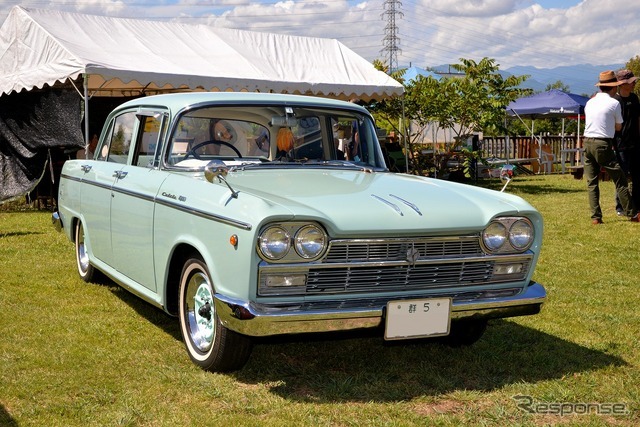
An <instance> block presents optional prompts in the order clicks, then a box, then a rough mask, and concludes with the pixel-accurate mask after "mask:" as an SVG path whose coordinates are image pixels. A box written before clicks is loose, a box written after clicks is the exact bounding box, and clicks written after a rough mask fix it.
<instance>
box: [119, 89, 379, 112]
mask: <svg viewBox="0 0 640 427" xmlns="http://www.w3.org/2000/svg"><path fill="white" fill-rule="evenodd" d="M209 103H219V104H227V105H240V104H246V103H253V104H263V105H264V104H288V105H300V106H316V107H327V108H343V109H344V108H348V109H352V110H359V111H362V112H365V113H366V112H367V111H366V109H364V108H363V107H360V106H359V105H357V104H355V103H351V102H346V101H340V100H335V99H329V98H321V97H313V96H305V95H290V94H278V93H258V92H185V93H172V94H164V95H153V96H146V97H142V98H136V99H133V100H130V101H127V102H125V103H123V104H122V105H120V106H119V107H118V108H117V109H118V110H120V109H122V108H131V107H158V106H164V107H168V108H169V109H170V110H172V111H178V110H182V109H184V108H185V107H189V106H195V105H198V104H209Z"/></svg>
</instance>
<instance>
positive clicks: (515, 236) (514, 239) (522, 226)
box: [509, 219, 533, 251]
mask: <svg viewBox="0 0 640 427" xmlns="http://www.w3.org/2000/svg"><path fill="white" fill-rule="evenodd" d="M509 243H511V246H513V248H514V249H517V250H521V251H522V250H525V249H527V248H528V247H529V246H530V245H531V243H533V227H532V226H531V223H530V222H529V221H525V220H523V219H519V220H517V221H516V222H514V223H513V224H512V225H511V228H510V229H509Z"/></svg>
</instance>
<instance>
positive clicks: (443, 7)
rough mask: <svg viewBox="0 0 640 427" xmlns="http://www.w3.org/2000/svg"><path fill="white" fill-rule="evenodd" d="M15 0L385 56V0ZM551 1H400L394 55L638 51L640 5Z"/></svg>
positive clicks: (425, 62)
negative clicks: (336, 43) (321, 40)
mask: <svg viewBox="0 0 640 427" xmlns="http://www.w3.org/2000/svg"><path fill="white" fill-rule="evenodd" d="M549 3H550V2H545V4H549ZM573 3H575V2H573ZM16 4H20V5H23V6H26V7H39V8H48V9H59V10H66V11H75V12H81V13H93V14H100V15H111V16H118V17H126V18H148V19H164V20H177V21H180V22H188V23H207V24H209V25H218V26H222V27H229V28H240V29H248V30H256V31H270V32H276V33H284V34H297V35H302V36H313V37H330V38H337V39H339V40H340V41H342V43H344V44H345V45H346V46H348V47H350V48H351V49H353V50H354V51H356V52H357V53H359V54H360V55H362V56H364V57H365V58H366V59H368V60H374V59H383V60H384V59H385V58H384V57H383V53H382V52H383V47H384V46H383V39H384V38H385V36H387V35H389V33H388V30H389V28H388V27H387V28H386V26H387V20H386V18H387V16H388V15H387V14H385V4H387V5H388V3H385V2H384V0H369V1H360V2H358V1H347V0H282V1H275V2H273V1H268V2H264V3H261V2H249V1H248V0H222V1H220V0H217V1H215V2H204V1H202V0H164V1H162V0H136V1H135V2H129V1H126V0H49V1H43V0H23V1H13V0H8V1H7V0H5V1H3V2H1V3H0V21H2V20H4V18H5V17H6V15H7V13H8V11H9V10H10V8H11V7H12V6H13V5H16ZM552 4H553V7H554V8H552V9H549V8H545V7H542V6H539V5H538V4H536V1H535V0H429V1H427V0H403V1H402V5H401V6H399V12H401V13H402V16H400V15H399V14H398V15H397V16H396V21H395V23H396V26H397V32H396V36H397V37H398V38H399V39H400V44H399V48H400V49H401V51H400V52H399V53H398V61H399V63H400V65H408V64H409V63H412V64H413V65H419V66H422V67H426V66H434V65H440V64H445V63H457V62H458V61H459V58H470V59H475V60H478V59H481V58H482V57H490V58H493V59H495V60H496V61H497V62H498V63H499V64H501V68H508V67H511V66H514V65H533V66H537V67H544V68H550V67H554V66H558V65H572V64H580V63H591V64H611V63H624V62H626V61H627V60H629V59H630V58H632V57H634V56H636V55H638V54H640V26H639V25H637V22H638V21H640V3H638V2H625V4H624V6H623V7H622V8H621V7H620V4H619V3H618V2H614V1H613V0H583V1H581V2H578V3H577V4H575V5H574V6H571V7H568V8H561V7H560V6H557V5H558V4H560V3H557V2H553V3H552Z"/></svg>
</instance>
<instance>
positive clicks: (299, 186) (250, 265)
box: [54, 93, 546, 371]
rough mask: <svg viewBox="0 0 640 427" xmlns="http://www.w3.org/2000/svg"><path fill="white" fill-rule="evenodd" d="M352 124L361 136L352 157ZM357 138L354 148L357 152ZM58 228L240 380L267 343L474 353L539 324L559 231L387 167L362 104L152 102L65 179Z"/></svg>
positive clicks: (509, 205)
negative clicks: (512, 329) (361, 336)
mask: <svg viewBox="0 0 640 427" xmlns="http://www.w3.org/2000/svg"><path fill="white" fill-rule="evenodd" d="M336 124H339V125H342V126H346V127H352V128H353V129H354V132H353V134H354V136H353V140H352V141H349V143H350V144H351V145H352V146H354V147H355V150H347V151H349V152H345V151H343V150H342V149H341V148H342V147H341V146H340V141H338V140H337V139H336V138H335V137H334V133H333V129H335V128H336V126H335V125H336ZM343 142H344V141H343ZM58 205H59V206H58V208H59V209H58V211H57V212H55V213H54V223H55V224H56V226H57V227H58V228H59V229H61V230H63V231H64V232H65V233H66V235H67V236H68V238H69V239H70V240H71V241H72V242H73V243H74V245H75V254H76V261H77V269H78V273H79V274H80V277H81V278H82V279H83V280H85V281H87V282H88V281H92V280H93V279H94V278H95V276H96V274H99V273H103V274H106V275H107V276H108V277H110V278H111V279H113V280H114V281H115V282H117V283H118V284H120V285H121V286H123V287H124V288H126V289H128V290H129V291H131V292H133V293H134V294H136V295H138V296H140V297H141V298H143V299H144V300H146V301H148V302H149V303H151V304H153V305H155V306H157V307H159V308H161V309H163V310H165V311H166V312H167V313H169V314H171V315H174V316H177V318H178V322H179V324H180V330H181V332H182V337H183V340H184V344H185V346H186V350H187V353H188V354H189V357H190V358H191V360H192V361H193V362H194V363H196V364H197V365H199V366H200V367H202V368H204V369H207V370H212V371H230V370H235V369H239V368H241V367H242V366H243V365H244V364H245V363H246V361H247V360H248V358H249V356H250V352H251V349H252V338H254V337H266V336H272V335H281V334H300V333H318V332H324V331H344V330H361V329H366V328H377V329H378V330H379V331H380V335H381V336H384V338H385V339H387V340H405V339H421V338H431V337H441V336H444V337H445V338H444V339H445V340H448V341H449V342H451V343H452V344H456V345H457V344H471V343H473V342H474V341H476V340H477V339H479V338H480V337H481V335H482V333H483V332H484V330H485V327H486V325H487V320H488V319H491V318H502V317H510V316H519V315H530V314H535V313H538V312H539V311H540V309H541V306H542V305H543V303H544V301H545V299H546V292H545V289H544V287H543V286H542V285H541V284H539V283H536V282H535V281H533V280H532V276H533V273H534V268H535V265H536V262H537V260H538V255H539V253H540V247H541V242H542V228H543V221H542V218H541V216H540V214H539V213H538V212H537V211H536V210H535V209H534V208H533V207H532V206H531V205H529V204H528V203H527V202H526V201H524V200H523V199H521V198H519V197H516V196H514V195H510V194H506V193H500V192H496V191H491V190H487V189H482V188H477V187H473V186H468V185H462V184H456V183H451V182H446V181H441V180H435V179H430V178H425V177H419V176H412V175H405V174H395V173H391V172H389V170H388V169H387V167H386V165H385V163H384V160H383V156H382V151H381V149H380V145H379V143H378V140H377V138H376V128H375V126H374V121H373V118H372V117H371V115H370V114H369V113H368V112H367V111H366V110H365V109H364V108H362V107H360V106H358V105H355V104H353V103H347V102H342V101H335V100H328V99H322V98H313V97H304V96H295V95H277V94H257V93H188V94H172V95H158V96H150V97H145V98H139V99H136V100H133V101H129V102H126V103H124V104H123V105H121V106H119V107H118V108H117V109H116V110H115V111H113V112H112V113H111V114H110V116H109V117H108V119H107V121H106V123H105V127H104V129H103V131H102V134H101V136H100V142H99V144H98V147H97V150H96V153H95V156H94V158H93V159H91V160H70V161H67V162H66V163H65V165H64V169H63V171H62V176H61V181H60V190H59V199H58Z"/></svg>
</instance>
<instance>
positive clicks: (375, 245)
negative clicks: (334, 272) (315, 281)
mask: <svg viewBox="0 0 640 427" xmlns="http://www.w3.org/2000/svg"><path fill="white" fill-rule="evenodd" d="M412 247H413V248H415V249H416V250H417V251H418V253H419V258H418V259H428V258H447V257H461V256H464V257H467V256H479V255H481V254H482V249H481V248H480V241H479V237H478V236H461V237H434V238H418V239H385V240H337V241H335V240H334V241H332V242H331V245H330V247H329V251H328V253H327V256H326V257H325V259H324V260H323V262H327V263H330V262H331V263H337V262H361V261H399V260H406V259H407V251H409V249H411V248H412Z"/></svg>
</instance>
